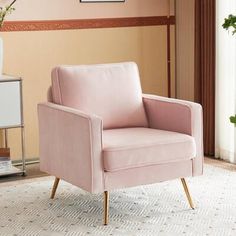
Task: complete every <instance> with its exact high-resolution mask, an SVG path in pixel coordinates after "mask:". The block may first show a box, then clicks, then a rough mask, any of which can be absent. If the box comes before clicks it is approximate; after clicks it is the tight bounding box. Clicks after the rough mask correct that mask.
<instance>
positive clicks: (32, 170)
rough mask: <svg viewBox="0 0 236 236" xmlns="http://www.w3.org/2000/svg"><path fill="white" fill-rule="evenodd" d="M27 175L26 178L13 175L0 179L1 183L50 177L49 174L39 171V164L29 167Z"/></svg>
mask: <svg viewBox="0 0 236 236" xmlns="http://www.w3.org/2000/svg"><path fill="white" fill-rule="evenodd" d="M26 173H27V174H26V176H21V175H11V176H4V177H0V183H4V182H8V181H16V180H25V179H32V178H38V177H43V176H48V174H46V173H44V172H42V171H40V170H39V163H37V164H30V165H27V167H26Z"/></svg>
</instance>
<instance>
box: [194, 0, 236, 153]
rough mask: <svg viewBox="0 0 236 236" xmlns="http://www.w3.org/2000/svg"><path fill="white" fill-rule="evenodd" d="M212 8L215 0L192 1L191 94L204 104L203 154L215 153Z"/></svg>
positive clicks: (213, 24) (213, 27)
mask: <svg viewBox="0 0 236 236" xmlns="http://www.w3.org/2000/svg"><path fill="white" fill-rule="evenodd" d="M220 1H222V0H220ZM234 1H236V0H234ZM223 2H224V1H223ZM215 7H216V3H215V0H195V82H194V96H195V101H196V102H199V103H200V104H202V107H203V126H204V130H203V131H204V153H205V155H206V156H214V154H215V21H216V15H215V13H216V11H215Z"/></svg>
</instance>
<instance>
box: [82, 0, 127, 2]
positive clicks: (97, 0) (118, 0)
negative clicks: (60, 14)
mask: <svg viewBox="0 0 236 236" xmlns="http://www.w3.org/2000/svg"><path fill="white" fill-rule="evenodd" d="M80 2H125V0H80Z"/></svg>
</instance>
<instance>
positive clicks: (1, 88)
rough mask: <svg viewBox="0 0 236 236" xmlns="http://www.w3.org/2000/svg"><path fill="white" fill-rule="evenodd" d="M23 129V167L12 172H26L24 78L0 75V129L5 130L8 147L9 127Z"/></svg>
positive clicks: (6, 145)
mask: <svg viewBox="0 0 236 236" xmlns="http://www.w3.org/2000/svg"><path fill="white" fill-rule="evenodd" d="M13 128H20V129H21V140H19V141H20V142H21V150H22V162H21V165H22V168H21V169H17V168H15V167H14V168H13V169H12V171H10V172H8V173H0V176H3V175H10V174H21V173H22V174H25V143H24V119H23V101H22V79H21V78H17V77H12V76H6V75H3V76H0V129H1V130H3V131H4V134H5V135H4V146H5V147H8V134H7V133H8V129H13Z"/></svg>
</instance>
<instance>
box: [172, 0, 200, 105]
mask: <svg viewBox="0 0 236 236" xmlns="http://www.w3.org/2000/svg"><path fill="white" fill-rule="evenodd" d="M194 4H195V1H194V0H177V1H176V32H177V34H176V47H177V49H176V53H177V55H176V60H177V61H176V68H177V70H176V71H177V97H178V98H181V99H187V100H191V101H193V100H194Z"/></svg>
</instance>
